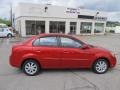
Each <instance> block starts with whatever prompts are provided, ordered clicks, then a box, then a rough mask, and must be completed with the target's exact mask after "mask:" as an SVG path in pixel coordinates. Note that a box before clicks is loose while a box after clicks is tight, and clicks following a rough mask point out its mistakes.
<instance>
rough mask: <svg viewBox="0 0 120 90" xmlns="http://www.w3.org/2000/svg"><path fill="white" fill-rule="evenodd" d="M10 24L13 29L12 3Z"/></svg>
mask: <svg viewBox="0 0 120 90" xmlns="http://www.w3.org/2000/svg"><path fill="white" fill-rule="evenodd" d="M10 23H11V27H12V26H13V17H12V2H11V3H10Z"/></svg>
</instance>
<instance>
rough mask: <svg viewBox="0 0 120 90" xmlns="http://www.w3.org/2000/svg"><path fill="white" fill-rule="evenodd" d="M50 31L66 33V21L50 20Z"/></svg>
mask: <svg viewBox="0 0 120 90" xmlns="http://www.w3.org/2000/svg"><path fill="white" fill-rule="evenodd" d="M49 25H50V26H49V28H50V33H65V22H61V21H50V24H49Z"/></svg>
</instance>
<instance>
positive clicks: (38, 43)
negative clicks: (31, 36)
mask: <svg viewBox="0 0 120 90" xmlns="http://www.w3.org/2000/svg"><path fill="white" fill-rule="evenodd" d="M39 45H40V39H39V38H38V39H36V40H35V41H34V43H33V46H39Z"/></svg>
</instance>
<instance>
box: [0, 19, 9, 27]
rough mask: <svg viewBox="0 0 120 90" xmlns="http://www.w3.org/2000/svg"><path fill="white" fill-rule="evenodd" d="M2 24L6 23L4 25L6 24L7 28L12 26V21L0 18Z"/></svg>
mask: <svg viewBox="0 0 120 90" xmlns="http://www.w3.org/2000/svg"><path fill="white" fill-rule="evenodd" d="M0 23H4V24H6V25H7V26H11V22H10V20H7V19H2V18H0Z"/></svg>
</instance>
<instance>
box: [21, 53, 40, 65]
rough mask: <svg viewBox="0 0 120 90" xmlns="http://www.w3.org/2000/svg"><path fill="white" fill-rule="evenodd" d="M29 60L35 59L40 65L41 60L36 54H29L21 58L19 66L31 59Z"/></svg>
mask: <svg viewBox="0 0 120 90" xmlns="http://www.w3.org/2000/svg"><path fill="white" fill-rule="evenodd" d="M29 58H32V59H35V60H37V61H38V62H39V63H40V61H39V58H38V56H37V55H36V54H33V53H28V54H25V55H23V56H22V57H21V60H20V63H19V65H20V66H21V64H22V63H23V62H24V60H26V59H29Z"/></svg>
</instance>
